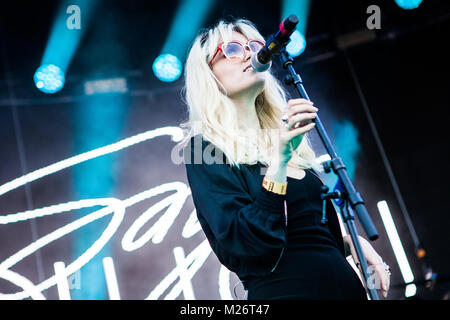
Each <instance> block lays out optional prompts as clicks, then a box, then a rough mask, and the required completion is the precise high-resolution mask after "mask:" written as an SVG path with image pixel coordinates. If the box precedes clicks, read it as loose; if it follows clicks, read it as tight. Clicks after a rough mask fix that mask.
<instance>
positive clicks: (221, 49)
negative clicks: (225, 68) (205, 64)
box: [209, 39, 266, 67]
mask: <svg viewBox="0 0 450 320" xmlns="http://www.w3.org/2000/svg"><path fill="white" fill-rule="evenodd" d="M254 41H255V42H258V43H259V44H261V45H262V46H263V47H264V46H265V44H266V43H265V42H264V41H261V40H256V39H250V40H248V41H247V42H246V43H243V42H241V41H239V40H231V41H228V42H227V43H225V42H221V43H219V45H218V46H217V49H216V52H215V53H214V56H213V57H212V59H211V60H210V61H209V66H210V67H211V63H212V62H213V60H214V58H215V57H216V56H217V54H218V53H219V51H222V53H223V55H224V56H225V57H226V58H227V59H229V60H231V58H228V57H227V55H226V54H225V52H224V51H223V45H224V44H229V43H233V42H234V43H238V44H240V45H241V46H242V48H243V49H244V57H245V47H248V48H250V46H249V44H250V42H254ZM250 51H252V49H251V48H250ZM252 52H254V51H252Z"/></svg>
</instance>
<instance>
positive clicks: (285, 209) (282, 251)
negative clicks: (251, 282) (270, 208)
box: [270, 200, 288, 272]
mask: <svg viewBox="0 0 450 320" xmlns="http://www.w3.org/2000/svg"><path fill="white" fill-rule="evenodd" d="M284 217H285V220H284V221H285V224H286V226H287V222H288V220H287V203H286V200H284ZM284 249H285V247H283V248H282V249H281V253H280V256H279V257H278V260H277V262H276V263H275V266H274V267H273V268H272V270H270V272H274V271H275V269H276V268H277V266H278V263H280V260H281V257H282V256H283V253H284Z"/></svg>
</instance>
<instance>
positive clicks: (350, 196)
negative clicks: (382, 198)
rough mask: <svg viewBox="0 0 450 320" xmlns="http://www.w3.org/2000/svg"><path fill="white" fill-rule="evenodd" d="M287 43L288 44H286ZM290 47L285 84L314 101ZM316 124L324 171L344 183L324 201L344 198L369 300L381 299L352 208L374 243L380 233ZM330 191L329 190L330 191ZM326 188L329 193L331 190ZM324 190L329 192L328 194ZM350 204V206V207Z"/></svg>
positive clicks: (284, 59)
mask: <svg viewBox="0 0 450 320" xmlns="http://www.w3.org/2000/svg"><path fill="white" fill-rule="evenodd" d="M286 44H287V43H286ZM286 44H285V45H284V46H283V48H282V49H281V50H280V59H281V63H282V65H283V68H284V69H287V70H288V71H289V74H288V75H287V76H286V77H285V83H286V84H287V85H293V86H294V87H295V88H296V89H297V91H298V93H299V95H300V96H301V97H302V98H304V99H306V100H308V101H310V99H309V97H308V94H307V93H306V91H305V88H304V87H303V80H302V78H301V77H300V75H298V74H297V73H296V72H295V69H294V66H293V62H294V60H293V59H292V57H291V56H290V55H289V53H288V52H287V51H286ZM314 121H315V123H316V126H315V127H316V129H317V132H318V134H319V137H320V139H321V140H322V143H323V144H324V146H325V149H326V150H327V152H328V154H329V155H330V157H331V160H328V161H326V162H325V163H324V170H325V172H327V173H329V172H330V171H331V170H333V172H334V173H335V174H336V175H337V176H338V180H339V181H340V183H341V185H342V187H343V189H344V190H343V191H342V192H337V193H330V194H325V195H322V198H326V197H328V198H341V199H342V203H343V205H342V206H340V207H341V209H342V210H341V211H342V216H343V220H344V222H345V223H346V225H347V228H348V230H349V233H350V236H351V238H352V241H353V245H354V247H355V251H356V253H357V256H358V259H359V262H360V263H361V269H362V270H361V271H362V275H363V278H364V281H365V284H366V285H365V287H366V290H367V291H368V294H369V297H370V298H371V299H372V300H379V298H378V294H377V291H376V290H375V288H373V286H370V285H368V283H369V282H368V280H370V279H371V278H370V275H369V274H368V270H369V269H368V264H367V261H366V259H365V256H364V254H363V252H362V249H361V245H360V243H359V239H358V231H357V230H356V225H355V217H354V215H353V212H352V210H351V209H353V210H354V211H356V214H357V215H358V218H359V221H360V222H361V225H362V226H363V228H364V230H365V232H366V234H367V236H368V238H369V239H370V240H372V241H373V240H376V239H377V238H378V232H377V230H376V228H375V226H374V224H373V222H372V220H371V218H370V216H369V214H368V212H367V209H366V206H365V205H364V200H363V198H362V196H361V194H360V193H359V192H357V191H356V189H355V187H354V186H353V183H352V181H351V180H350V178H349V176H348V174H347V168H346V167H345V164H344V162H343V160H342V158H340V157H338V156H337V154H336V151H335V150H334V148H333V145H332V144H331V141H330V139H329V137H328V135H327V133H326V131H325V128H324V126H323V125H322V122H321V121H320V118H319V116H317V117H316V118H315V120H314ZM327 189H328V188H327ZM327 189H326V190H327ZM326 190H324V191H325V192H327V191H326ZM349 204H350V207H351V208H349V207H348V205H349Z"/></svg>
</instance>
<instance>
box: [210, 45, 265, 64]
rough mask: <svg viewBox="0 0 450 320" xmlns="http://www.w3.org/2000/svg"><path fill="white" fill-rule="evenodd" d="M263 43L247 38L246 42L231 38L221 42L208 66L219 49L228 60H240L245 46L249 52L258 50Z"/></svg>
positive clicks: (242, 57) (243, 56) (243, 54)
mask: <svg viewBox="0 0 450 320" xmlns="http://www.w3.org/2000/svg"><path fill="white" fill-rule="evenodd" d="M264 45H265V43H264V42H263V41H259V40H248V41H247V43H243V42H241V41H238V40H232V41H229V42H221V43H220V44H219V45H218V46H217V49H216V52H215V53H214V56H213V57H212V59H211V60H210V61H209V66H211V63H212V62H213V60H214V58H215V57H216V55H217V54H218V53H219V51H222V53H223V55H224V56H225V57H226V58H227V59H230V60H241V59H244V58H245V48H246V47H248V48H249V49H250V51H251V52H254V53H256V52H259V50H261V48H262V47H264Z"/></svg>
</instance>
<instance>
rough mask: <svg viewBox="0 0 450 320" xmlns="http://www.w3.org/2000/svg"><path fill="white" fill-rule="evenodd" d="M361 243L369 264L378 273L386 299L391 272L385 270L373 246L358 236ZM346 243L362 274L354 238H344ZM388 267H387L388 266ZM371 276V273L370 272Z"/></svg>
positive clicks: (347, 236)
mask: <svg viewBox="0 0 450 320" xmlns="http://www.w3.org/2000/svg"><path fill="white" fill-rule="evenodd" d="M358 239H359V243H360V244H361V249H362V251H363V254H364V256H365V257H366V260H367V263H368V264H369V266H371V267H372V268H373V270H374V271H375V272H376V276H377V278H378V279H380V283H381V290H382V294H383V297H384V298H386V297H387V294H388V291H389V285H390V272H389V271H388V270H386V269H385V264H384V262H383V259H382V258H381V256H380V255H379V254H378V253H377V252H376V251H375V249H374V248H373V247H372V245H371V244H370V243H369V242H368V241H367V240H366V239H364V238H363V237H361V236H358ZM343 240H344V243H345V244H346V245H348V246H349V248H350V251H351V254H352V258H353V261H354V262H355V264H356V265H357V266H358V268H359V270H360V271H361V272H362V269H361V263H360V262H359V260H358V255H357V254H356V250H355V247H354V245H353V241H352V238H351V237H350V236H349V235H346V236H344V239H343ZM386 266H387V265H386ZM369 276H370V272H369Z"/></svg>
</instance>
